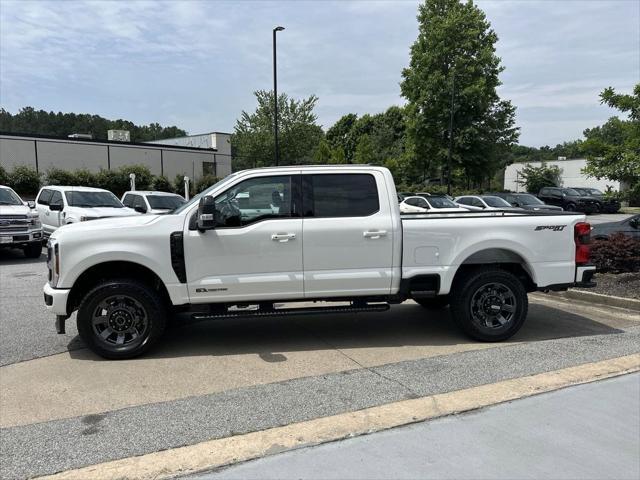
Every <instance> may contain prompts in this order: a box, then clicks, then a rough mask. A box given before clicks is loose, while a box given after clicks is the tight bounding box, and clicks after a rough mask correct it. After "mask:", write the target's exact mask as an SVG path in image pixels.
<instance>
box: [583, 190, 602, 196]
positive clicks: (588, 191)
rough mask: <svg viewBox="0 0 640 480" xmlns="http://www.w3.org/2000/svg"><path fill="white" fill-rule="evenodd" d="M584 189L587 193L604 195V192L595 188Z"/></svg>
mask: <svg viewBox="0 0 640 480" xmlns="http://www.w3.org/2000/svg"><path fill="white" fill-rule="evenodd" d="M584 190H586V191H587V193H588V194H589V195H604V193H602V192H601V191H600V190H598V189H597V188H585V189H584Z"/></svg>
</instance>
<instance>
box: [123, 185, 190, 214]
mask: <svg viewBox="0 0 640 480" xmlns="http://www.w3.org/2000/svg"><path fill="white" fill-rule="evenodd" d="M122 203H123V204H124V206H125V207H129V208H133V209H134V210H135V211H136V212H138V213H153V214H162V213H169V212H170V211H172V210H174V209H176V208H178V207H179V206H181V205H184V204H185V203H186V200H185V199H184V198H183V197H181V196H180V195H177V194H175V193H169V192H156V191H148V190H132V191H129V192H124V195H123V196H122Z"/></svg>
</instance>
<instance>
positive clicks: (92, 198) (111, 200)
mask: <svg viewBox="0 0 640 480" xmlns="http://www.w3.org/2000/svg"><path fill="white" fill-rule="evenodd" d="M64 196H65V197H67V203H68V204H69V206H70V207H86V208H89V207H111V208H123V207H124V205H122V203H120V200H118V199H117V198H116V196H115V195H114V194H113V193H111V192H82V191H79V192H75V191H71V192H64Z"/></svg>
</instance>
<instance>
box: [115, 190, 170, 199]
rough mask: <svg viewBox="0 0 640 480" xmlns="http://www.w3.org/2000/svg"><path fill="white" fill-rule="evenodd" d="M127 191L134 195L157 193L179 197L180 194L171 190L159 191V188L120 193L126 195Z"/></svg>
mask: <svg viewBox="0 0 640 480" xmlns="http://www.w3.org/2000/svg"><path fill="white" fill-rule="evenodd" d="M128 193H132V194H134V195H158V196H166V197H180V196H181V195H179V194H177V193H171V192H161V191H159V190H129V191H126V192H124V193H123V194H122V195H127V194H128Z"/></svg>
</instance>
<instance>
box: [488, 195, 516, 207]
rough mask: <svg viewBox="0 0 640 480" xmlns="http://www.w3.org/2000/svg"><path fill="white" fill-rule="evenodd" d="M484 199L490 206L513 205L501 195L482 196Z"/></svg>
mask: <svg viewBox="0 0 640 480" xmlns="http://www.w3.org/2000/svg"><path fill="white" fill-rule="evenodd" d="M482 200H484V203H486V204H487V205H489V206H490V207H497V208H505V207H510V206H511V204H509V202H507V201H506V200H504V199H502V198H500V197H482Z"/></svg>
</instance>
